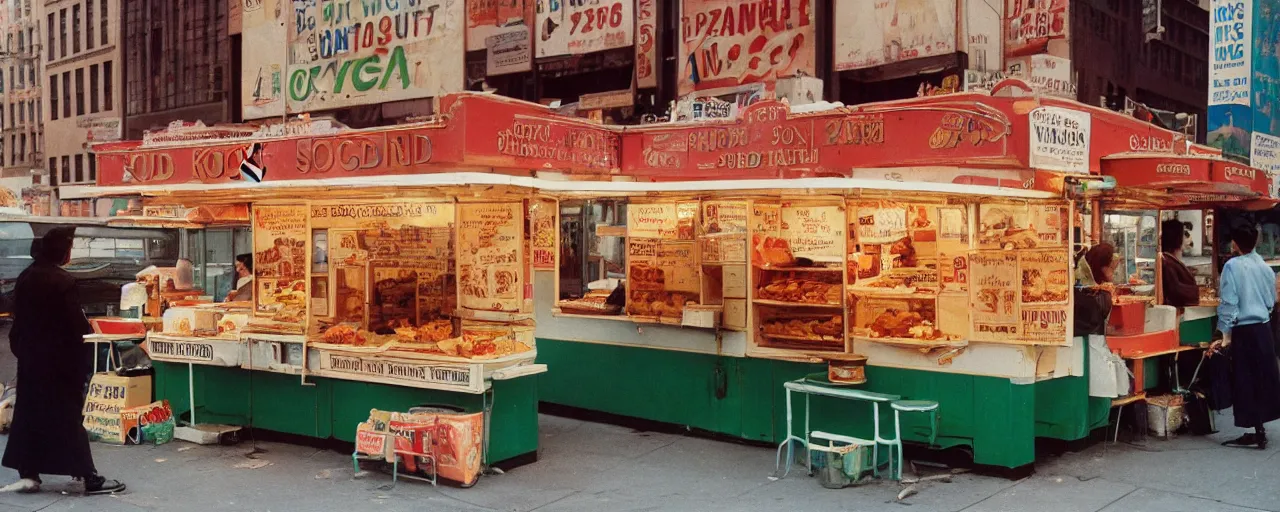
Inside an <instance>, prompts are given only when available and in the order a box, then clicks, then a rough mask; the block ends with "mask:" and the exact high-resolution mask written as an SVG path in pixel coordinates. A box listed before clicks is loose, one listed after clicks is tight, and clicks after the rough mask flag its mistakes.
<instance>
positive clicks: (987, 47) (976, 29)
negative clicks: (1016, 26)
mask: <svg viewBox="0 0 1280 512" xmlns="http://www.w3.org/2000/svg"><path fill="white" fill-rule="evenodd" d="M1004 2H1005V0H964V3H963V5H964V9H963V12H964V24H963V25H962V27H963V30H964V32H963V33H962V34H961V35H960V39H959V44H960V48H961V50H962V51H964V52H965V54H967V55H968V56H969V69H972V70H974V71H987V72H999V71H1002V70H1003V69H1004V65H1003V64H1004V38H1003V37H1001V35H1000V34H1001V30H1002V25H1003V23H1004Z"/></svg>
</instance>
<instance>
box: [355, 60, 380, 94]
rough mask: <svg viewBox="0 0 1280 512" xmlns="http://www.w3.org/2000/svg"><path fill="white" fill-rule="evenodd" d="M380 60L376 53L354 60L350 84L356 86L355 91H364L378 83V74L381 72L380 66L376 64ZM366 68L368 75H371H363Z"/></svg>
mask: <svg viewBox="0 0 1280 512" xmlns="http://www.w3.org/2000/svg"><path fill="white" fill-rule="evenodd" d="M381 61H382V59H380V58H378V56H377V55H370V56H368V57H365V58H363V59H360V60H359V61H357V62H356V69H355V73H353V74H352V75H351V84H352V85H355V86H356V90H357V91H360V92H365V91H367V90H369V89H372V88H373V86H375V85H378V74H379V73H381V72H382V66H379V65H378V64H379V63H380V62H381ZM366 70H367V71H368V72H369V75H372V76H371V77H370V76H368V75H365V71H366Z"/></svg>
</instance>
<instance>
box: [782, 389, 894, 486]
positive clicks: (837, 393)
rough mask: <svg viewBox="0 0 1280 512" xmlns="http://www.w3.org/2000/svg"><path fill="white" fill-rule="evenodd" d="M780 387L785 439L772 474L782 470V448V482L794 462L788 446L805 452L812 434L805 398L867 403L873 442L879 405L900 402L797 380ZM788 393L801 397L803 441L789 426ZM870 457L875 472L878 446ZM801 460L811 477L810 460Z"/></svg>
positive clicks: (878, 451)
mask: <svg viewBox="0 0 1280 512" xmlns="http://www.w3.org/2000/svg"><path fill="white" fill-rule="evenodd" d="M782 387H783V388H784V389H786V392H787V438H786V439H785V440H783V441H782V444H779V445H778V460H777V463H776V465H775V466H774V471H775V472H777V471H778V470H779V469H781V468H782V458H781V457H782V448H784V447H785V448H786V449H787V468H786V470H785V471H784V472H783V473H782V478H786V476H787V474H788V473H790V472H791V464H792V461H794V460H795V455H794V452H793V449H792V446H793V444H792V441H799V442H802V443H804V446H805V449H806V450H808V446H809V440H810V439H809V435H810V433H811V432H812V429H811V428H810V427H809V417H810V413H809V411H810V410H811V408H810V406H809V404H810V402H809V397H811V396H813V395H819V396H828V397H833V398H840V399H844V400H857V401H864V402H871V411H872V421H873V423H872V425H873V428H874V429H875V438H876V439H879V438H880V404H882V403H886V404H887V403H891V402H893V401H894V400H899V399H901V398H902V397H900V396H897V395H887V394H884V393H875V392H871V391H864V390H861V389H853V388H847V387H838V386H831V385H823V384H821V383H818V382H813V381H809V380H806V379H797V380H793V381H790V382H786V383H784V384H783V385H782ZM791 393H804V437H803V438H802V437H800V436H797V435H795V434H794V433H793V429H792V425H791V424H792V414H791ZM872 457H873V459H872V460H874V461H875V465H876V468H879V467H880V458H879V457H880V445H879V443H877V444H876V446H875V447H873V448H872ZM805 459H806V460H805V468H806V469H807V470H808V472H809V473H812V472H813V460H812V459H810V458H809V457H805Z"/></svg>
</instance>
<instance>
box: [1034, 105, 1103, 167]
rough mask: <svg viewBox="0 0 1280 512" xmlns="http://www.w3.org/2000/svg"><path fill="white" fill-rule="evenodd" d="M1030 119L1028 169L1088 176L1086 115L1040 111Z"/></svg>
mask: <svg viewBox="0 0 1280 512" xmlns="http://www.w3.org/2000/svg"><path fill="white" fill-rule="evenodd" d="M1028 116H1029V120H1030V122H1029V124H1030V126H1031V133H1030V134H1029V136H1030V139H1031V156H1030V159H1031V162H1030V163H1031V167H1034V168H1036V169H1044V170H1049V171H1060V172H1073V173H1081V174H1088V173H1089V166H1090V161H1089V135H1090V133H1089V131H1090V124H1091V121H1092V118H1091V117H1090V116H1089V113H1088V112H1079V111H1075V110H1068V109H1064V108H1059V107H1040V108H1037V109H1035V110H1032V111H1031V113H1029V114H1028Z"/></svg>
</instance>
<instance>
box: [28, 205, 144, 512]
mask: <svg viewBox="0 0 1280 512" xmlns="http://www.w3.org/2000/svg"><path fill="white" fill-rule="evenodd" d="M74 237H75V228H56V229H54V230H51V231H50V232H49V233H48V234H46V235H45V236H44V238H42V239H40V240H37V241H36V242H37V244H33V245H32V256H33V257H34V259H35V262H34V263H32V264H31V266H30V267H28V268H27V269H26V270H24V271H22V274H21V275H19V276H18V283H17V288H16V290H15V292H14V293H15V295H16V300H15V310H14V319H13V327H12V329H11V330H10V332H9V345H10V347H12V349H13V354H14V355H15V356H17V358H18V384H21V385H22V396H20V397H18V400H17V402H16V403H15V404H14V410H13V425H12V427H11V428H12V430H11V431H10V433H9V442H8V443H7V444H6V446H5V450H4V461H3V463H4V466H5V467H7V468H12V469H15V470H17V471H18V474H19V477H20V480H18V482H16V483H14V484H11V485H9V486H7V487H5V488H4V489H3V490H5V491H13V492H38V491H39V490H40V483H41V482H40V475H42V474H43V475H66V476H71V477H75V478H78V479H81V480H83V481H84V487H85V492H86V493H87V494H104V493H111V492H116V491H122V490H124V484H121V483H120V482H117V481H115V480H107V479H105V478H103V477H101V476H99V475H98V472H97V470H96V469H95V468H94V467H93V454H92V453H90V451H89V436H88V434H87V433H85V430H84V425H83V422H84V417H83V415H82V410H83V407H84V391H85V385H86V384H87V383H88V379H89V376H90V375H91V374H92V373H93V368H92V366H93V363H92V361H93V357H92V356H93V352H92V348H91V345H89V344H86V343H85V342H84V335H85V334H89V333H91V332H93V328H92V327H91V326H90V325H89V320H88V319H87V318H85V316H84V310H82V309H81V308H80V300H79V297H78V296H77V293H76V279H75V277H73V276H72V275H71V274H70V273H68V272H67V271H66V270H63V269H62V265H65V264H66V263H67V262H68V261H70V259H71V244H72V240H73V238H74Z"/></svg>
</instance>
